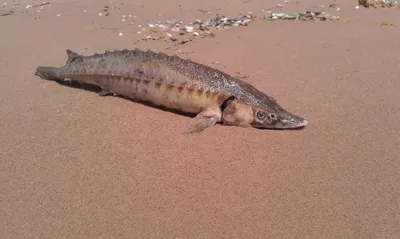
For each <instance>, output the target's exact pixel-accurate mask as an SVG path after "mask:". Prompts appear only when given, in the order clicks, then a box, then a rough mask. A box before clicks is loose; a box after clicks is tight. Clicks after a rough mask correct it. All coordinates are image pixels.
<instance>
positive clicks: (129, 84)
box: [35, 48, 308, 134]
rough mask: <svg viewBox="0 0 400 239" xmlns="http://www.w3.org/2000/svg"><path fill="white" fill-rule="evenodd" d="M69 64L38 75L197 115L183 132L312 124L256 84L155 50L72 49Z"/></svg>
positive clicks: (47, 68) (41, 69)
mask: <svg viewBox="0 0 400 239" xmlns="http://www.w3.org/2000/svg"><path fill="white" fill-rule="evenodd" d="M66 53H67V56H68V59H67V61H66V63H65V64H64V66H61V67H50V66H38V67H37V68H36V72H35V76H39V77H41V78H43V79H47V80H55V81H70V82H77V83H81V84H82V83H83V84H88V85H94V86H97V87H99V88H100V89H101V90H100V92H99V93H98V94H99V96H103V97H104V96H108V95H119V96H123V97H126V98H130V99H132V100H133V101H135V100H137V101H144V102H149V103H151V104H153V105H155V106H161V107H165V108H168V109H172V110H177V111H180V112H183V113H189V114H193V117H192V119H191V120H192V121H191V122H190V124H189V126H190V127H188V128H187V129H185V130H184V131H183V133H184V134H192V133H200V132H203V131H204V130H205V129H207V128H210V127H213V126H214V125H216V124H221V125H227V126H238V127H243V128H257V129H297V128H302V127H304V126H306V125H307V124H308V121H307V120H306V119H304V118H303V117H300V116H298V115H296V114H293V113H290V112H289V111H287V110H285V109H284V108H283V107H281V106H280V104H278V102H277V101H276V100H275V99H274V98H273V97H272V96H269V95H267V94H265V93H264V92H262V91H260V90H258V89H257V88H255V87H254V86H253V85H251V84H249V83H246V82H244V81H242V80H240V79H238V78H235V77H233V76H231V75H229V74H228V73H225V72H223V71H221V70H219V69H216V68H213V67H210V66H207V65H205V64H201V63H197V62H194V61H192V60H189V59H183V58H180V57H179V56H177V55H176V54H174V55H167V54H165V53H163V52H158V53H156V52H154V51H152V50H150V49H148V50H146V51H145V50H141V49H139V48H135V49H132V50H128V49H123V50H114V51H105V52H104V53H101V54H100V53H95V54H93V55H89V56H84V55H81V54H78V53H77V52H74V51H72V50H70V49H67V50H66Z"/></svg>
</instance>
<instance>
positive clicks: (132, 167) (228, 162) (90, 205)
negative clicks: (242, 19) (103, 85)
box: [0, 0, 400, 239]
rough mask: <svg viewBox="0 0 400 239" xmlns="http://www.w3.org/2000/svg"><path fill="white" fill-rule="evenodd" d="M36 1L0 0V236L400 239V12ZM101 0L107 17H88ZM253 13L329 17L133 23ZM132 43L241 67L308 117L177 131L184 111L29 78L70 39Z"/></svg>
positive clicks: (106, 46) (84, 49)
mask: <svg viewBox="0 0 400 239" xmlns="http://www.w3.org/2000/svg"><path fill="white" fill-rule="evenodd" d="M6 2H7V4H6V5H1V4H3V3H6ZM39 3H42V1H33V0H31V1H27V0H26V1H11V0H3V2H0V10H1V12H0V13H3V14H4V13H7V12H9V10H10V9H13V8H14V12H13V13H12V15H7V16H1V17H0V68H1V70H0V79H1V81H0V106H1V107H0V123H1V124H0V132H1V139H0V140H1V144H0V158H1V160H0V170H1V172H0V179H1V180H0V181H1V184H0V192H1V193H0V202H1V204H0V215H1V220H0V221H1V222H0V225H1V227H0V235H1V237H2V238H4V239H6V238H399V237H400V162H399V161H400V156H399V155H400V137H399V135H400V134H399V132H400V124H399V119H400V104H399V99H400V98H399V92H400V78H399V72H400V49H399V37H400V30H399V29H400V28H399V27H400V18H399V14H400V12H399V11H400V9H372V8H371V9H365V8H364V7H360V8H358V9H357V8H355V6H356V5H357V1H344V0H343V1H339V0H338V1H336V4H337V5H338V6H335V7H329V5H330V4H332V3H333V1H325V0H324V1H311V0H310V1H300V2H299V3H296V1H291V2H290V3H288V4H285V3H284V2H283V0H281V1H275V0H274V1H269V2H266V1H262V0H250V1H229V0H220V1H211V0H203V1H183V0H172V1H168V2H163V1H156V0H146V1H144V0H138V1H127V0H122V1H105V0H96V1H77V0H75V1H72V0H68V1H66V0H63V1H61V0H58V1H50V3H51V6H49V5H45V6H43V9H40V7H30V8H26V6H27V5H35V4H39ZM14 4H19V5H18V6H14ZM277 4H282V5H283V8H282V9H279V8H277ZM321 5H324V6H323V7H321ZM104 6H108V7H109V10H108V13H109V15H108V16H105V15H103V16H99V12H97V10H99V9H104ZM337 7H339V8H340V9H337ZM262 9H264V10H265V11H268V9H271V10H272V11H274V12H286V11H287V12H293V11H294V12H296V11H298V12H303V11H305V10H313V11H326V12H328V13H330V14H333V15H337V16H340V21H326V22H300V21H275V22H266V21H261V20H259V21H254V22H252V23H250V24H249V25H248V26H241V27H233V28H231V29H226V30H221V31H218V32H217V33H216V34H215V36H214V37H206V38H196V39H194V40H193V41H191V42H188V43H186V44H177V45H176V46H175V47H171V46H172V44H173V43H174V42H172V41H169V40H166V41H164V40H150V41H143V40H141V38H142V37H143V36H144V35H145V34H144V33H142V34H138V33H137V32H138V31H141V28H143V27H146V28H148V29H149V27H148V24H149V23H154V22H156V21H165V20H172V19H178V20H182V21H185V22H188V21H194V20H196V19H211V18H213V17H215V14H216V13H221V14H225V15H227V16H232V17H236V16H240V15H243V14H247V13H248V12H249V11H251V12H253V14H254V15H257V16H262V15H263V14H264V15H266V12H265V11H264V12H262V11H261V10H262ZM37 10H40V12H38V11H37ZM200 10H202V11H200ZM204 11H209V12H211V14H208V13H204ZM123 15H126V16H125V19H126V21H125V22H123V21H122V16H123ZM129 15H131V16H130V17H129ZM134 17H136V18H134ZM130 23H131V24H130ZM138 25H141V26H142V27H138ZM120 33H122V35H121V36H120ZM135 47H138V48H140V49H143V50H146V49H151V50H153V51H156V52H158V51H162V52H165V53H168V54H177V55H179V56H181V57H182V58H189V59H191V60H193V61H196V62H200V63H203V64H206V65H210V66H212V67H215V68H217V69H220V70H223V71H225V72H226V73H228V74H231V75H233V76H240V77H244V78H243V79H244V80H245V81H247V82H249V83H250V84H252V85H254V86H255V87H257V88H259V89H260V90H262V91H264V92H266V93H267V94H269V95H271V96H273V97H274V98H276V99H277V101H278V102H279V103H280V104H281V105H282V106H283V107H284V108H286V109H287V110H289V111H291V112H293V113H295V114H298V115H300V116H302V117H304V118H306V119H307V120H308V121H309V124H308V125H307V127H305V128H304V129H302V130H290V131H281V130H258V129H246V128H239V127H229V126H223V125H220V124H218V125H216V126H214V127H212V128H209V129H207V130H206V131H204V132H203V133H201V134H195V135H190V136H184V135H182V132H183V131H184V130H185V129H186V128H187V127H188V125H189V124H190V121H191V118H190V117H186V116H182V115H179V114H175V113H172V112H169V111H164V110H161V109H157V108H152V107H149V106H147V105H144V104H140V103H135V102H132V101H129V100H126V99H123V98H120V97H100V96H98V94H97V93H95V92H90V91H85V90H83V89H79V88H73V87H68V86H64V85H60V84H57V83H56V82H52V81H46V80H43V79H41V78H39V77H37V76H34V73H35V69H36V67H37V66H62V65H63V64H64V63H65V61H66V59H67V56H66V52H65V51H66V49H71V50H73V51H76V52H78V53H80V54H84V55H89V54H93V53H102V52H104V51H106V50H114V49H119V50H121V49H124V48H126V49H134V48H135Z"/></svg>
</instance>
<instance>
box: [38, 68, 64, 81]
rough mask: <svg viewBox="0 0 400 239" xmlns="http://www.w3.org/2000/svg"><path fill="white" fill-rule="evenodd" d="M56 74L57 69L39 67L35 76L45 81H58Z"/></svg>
mask: <svg viewBox="0 0 400 239" xmlns="http://www.w3.org/2000/svg"><path fill="white" fill-rule="evenodd" d="M58 72H59V68H56V67H47V66H39V67H37V68H36V73H35V75H36V76H40V77H41V78H43V79H47V80H59V78H58V77H57V75H58Z"/></svg>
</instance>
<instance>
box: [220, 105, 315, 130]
mask: <svg viewBox="0 0 400 239" xmlns="http://www.w3.org/2000/svg"><path fill="white" fill-rule="evenodd" d="M222 121H223V123H224V124H226V125H236V126H242V127H253V128H260V129H294V128H300V127H303V126H305V125H307V124H308V121H307V120H306V119H304V118H302V117H300V116H297V115H295V114H292V113H290V112H288V111H286V110H285V109H283V108H282V107H280V106H279V105H278V104H277V103H276V102H269V104H250V103H245V102H241V101H239V100H236V99H235V100H233V101H232V102H231V103H229V105H228V106H227V107H226V108H225V109H224V110H223V112H222Z"/></svg>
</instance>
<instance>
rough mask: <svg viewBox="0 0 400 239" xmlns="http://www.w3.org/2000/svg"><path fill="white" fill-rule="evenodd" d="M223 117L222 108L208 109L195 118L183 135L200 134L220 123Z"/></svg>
mask: <svg viewBox="0 0 400 239" xmlns="http://www.w3.org/2000/svg"><path fill="white" fill-rule="evenodd" d="M221 115H222V112H221V109H220V108H207V109H205V110H204V111H202V112H200V113H199V114H198V115H196V117H194V118H193V122H192V123H191V126H190V127H189V129H187V130H186V131H185V132H184V133H183V134H185V135H188V134H192V133H200V132H202V131H204V130H205V129H207V128H209V127H212V126H214V125H215V124H216V123H218V122H220V121H221Z"/></svg>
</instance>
